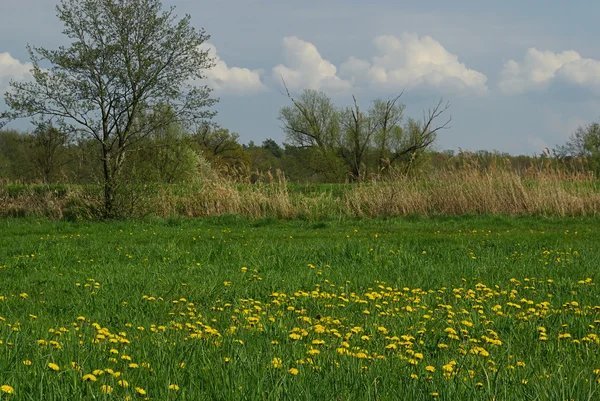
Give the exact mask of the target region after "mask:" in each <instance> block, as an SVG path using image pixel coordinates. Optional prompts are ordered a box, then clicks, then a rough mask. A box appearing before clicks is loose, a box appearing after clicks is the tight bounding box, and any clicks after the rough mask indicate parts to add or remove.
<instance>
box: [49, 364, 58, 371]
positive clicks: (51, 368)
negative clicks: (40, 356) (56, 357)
mask: <svg viewBox="0 0 600 401" xmlns="http://www.w3.org/2000/svg"><path fill="white" fill-rule="evenodd" d="M48 369H50V370H53V371H55V372H58V371H59V370H60V367H59V366H58V365H57V364H55V363H52V362H50V363H48Z"/></svg>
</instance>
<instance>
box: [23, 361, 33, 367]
mask: <svg viewBox="0 0 600 401" xmlns="http://www.w3.org/2000/svg"><path fill="white" fill-rule="evenodd" d="M23 365H25V366H31V361H30V360H29V359H26V360H24V361H23Z"/></svg>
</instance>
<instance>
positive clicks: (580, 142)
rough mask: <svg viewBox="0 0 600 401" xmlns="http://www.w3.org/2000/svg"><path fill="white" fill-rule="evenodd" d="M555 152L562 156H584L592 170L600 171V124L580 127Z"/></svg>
mask: <svg viewBox="0 0 600 401" xmlns="http://www.w3.org/2000/svg"><path fill="white" fill-rule="evenodd" d="M555 152H556V153H557V155H558V156H559V157H562V158H567V157H584V158H586V159H587V161H588V162H589V167H590V168H591V170H593V171H595V172H596V173H600V124H599V123H590V124H588V125H586V126H583V127H578V128H577V129H576V130H575V132H573V133H572V134H571V136H570V137H569V139H568V140H567V142H566V143H565V144H564V145H562V146H558V147H557V149H555Z"/></svg>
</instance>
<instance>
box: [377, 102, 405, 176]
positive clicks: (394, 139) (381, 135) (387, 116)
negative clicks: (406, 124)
mask: <svg viewBox="0 0 600 401" xmlns="http://www.w3.org/2000/svg"><path fill="white" fill-rule="evenodd" d="M403 93H404V92H402V93H400V94H399V95H398V96H396V97H394V98H392V99H388V100H386V101H383V100H380V99H376V100H375V101H374V102H373V107H372V108H371V111H370V113H371V116H372V118H373V119H375V120H376V121H377V122H378V125H379V130H378V131H377V133H376V135H375V137H374V142H375V148H376V150H377V164H378V167H379V169H380V170H381V169H382V168H383V167H384V166H385V164H386V161H387V162H388V163H389V160H390V158H391V156H392V155H391V154H390V149H396V148H398V146H399V143H400V141H401V140H402V133H403V130H402V127H401V123H402V120H403V118H404V110H405V108H406V106H405V105H404V104H402V103H399V102H398V100H400V98H401V97H402V95H403Z"/></svg>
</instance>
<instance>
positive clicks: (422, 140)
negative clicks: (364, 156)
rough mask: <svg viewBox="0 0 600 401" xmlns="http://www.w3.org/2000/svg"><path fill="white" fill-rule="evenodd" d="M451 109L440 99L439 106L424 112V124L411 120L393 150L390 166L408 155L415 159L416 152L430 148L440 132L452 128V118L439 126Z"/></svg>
mask: <svg viewBox="0 0 600 401" xmlns="http://www.w3.org/2000/svg"><path fill="white" fill-rule="evenodd" d="M449 108H450V104H449V103H447V102H446V103H444V100H443V99H440V100H439V102H438V103H437V105H435V106H434V107H432V108H430V109H428V110H427V111H423V121H422V122H419V121H416V120H413V119H409V120H408V122H407V124H406V128H405V129H404V130H403V132H402V135H401V136H400V139H399V141H398V142H397V143H396V144H395V146H394V148H392V149H391V158H390V164H392V163H394V162H395V161H397V160H399V159H401V158H403V157H405V156H407V155H408V156H410V157H411V158H413V157H414V155H415V154H416V152H419V151H423V150H425V149H427V148H428V147H430V146H431V145H432V144H433V142H434V141H435V139H436V138H437V133H438V132H439V131H441V130H444V129H447V128H450V122H451V121H452V117H451V116H450V117H448V119H446V120H444V122H443V123H441V124H437V120H438V119H439V118H440V117H441V116H442V115H443V114H444V113H445V112H446V111H447V110H448V109H449Z"/></svg>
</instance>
